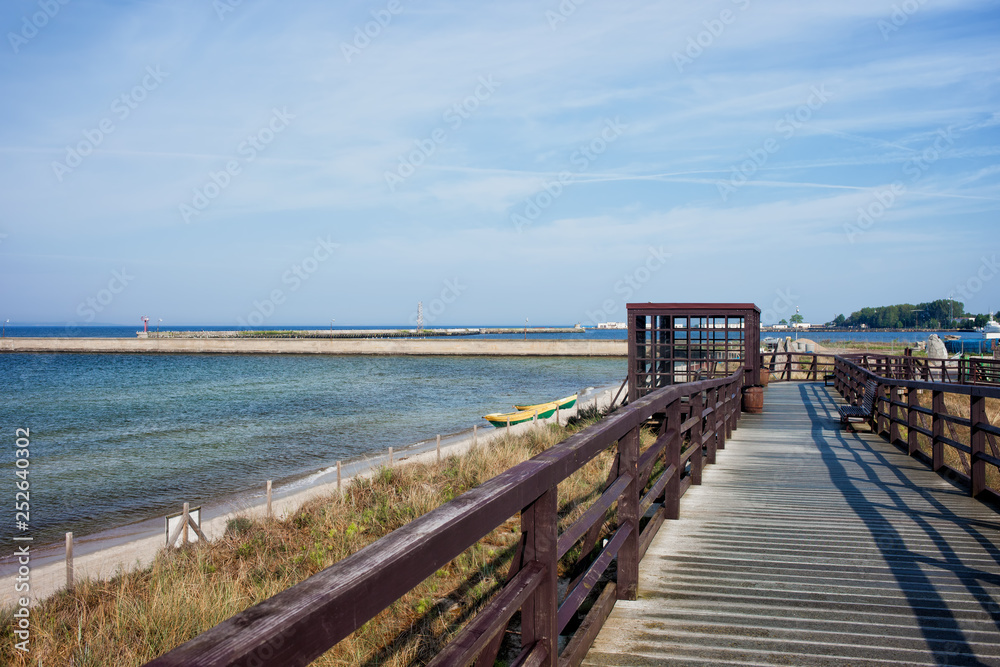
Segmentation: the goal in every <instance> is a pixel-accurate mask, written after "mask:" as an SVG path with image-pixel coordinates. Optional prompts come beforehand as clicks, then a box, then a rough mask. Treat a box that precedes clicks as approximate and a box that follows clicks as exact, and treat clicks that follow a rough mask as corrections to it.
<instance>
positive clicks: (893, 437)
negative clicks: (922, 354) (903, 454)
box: [834, 355, 1000, 500]
mask: <svg viewBox="0 0 1000 667" xmlns="http://www.w3.org/2000/svg"><path fill="white" fill-rule="evenodd" d="M863 356H866V357H867V359H857V358H851V357H846V356H845V357H837V360H836V370H835V379H834V386H835V387H836V388H837V390H838V391H839V392H840V393H841V395H843V396H844V398H845V399H846V400H847V401H848V402H850V403H852V404H854V405H857V404H858V403H859V402H860V401H861V398H862V396H863V395H864V389H865V382H866V381H867V380H870V379H874V380H876V381H877V382H878V383H879V389H878V396H877V400H876V402H875V414H874V416H873V418H872V420H871V426H872V430H874V431H875V432H876V433H878V434H879V435H881V436H882V437H884V438H886V439H887V440H888V441H889V442H891V443H893V444H895V445H897V446H899V447H901V448H902V449H905V450H906V451H907V452H908V453H909V454H910V455H911V456H913V457H915V458H917V459H920V460H922V461H923V462H924V463H925V464H927V465H928V466H930V467H931V468H932V469H933V470H934V471H935V472H939V473H942V474H948V475H950V476H952V477H953V478H955V479H957V480H958V481H960V482H962V483H963V484H964V485H967V487H968V490H969V493H970V494H971V495H972V496H973V497H980V498H990V499H992V500H1000V446H998V442H997V438H998V437H1000V428H997V426H995V425H994V424H993V423H992V421H991V419H990V416H989V412H990V411H993V412H994V413H1000V387H995V386H994V387H988V386H981V385H972V384H959V383H958V382H957V381H952V382H947V381H945V382H941V381H931V380H920V379H917V380H915V379H912V378H913V377H914V375H916V376H918V377H919V376H922V375H924V373H925V372H926V376H927V377H935V378H936V377H945V378H949V377H953V378H955V379H956V380H957V379H958V378H959V377H961V376H960V375H959V374H955V373H952V374H948V373H947V372H946V371H947V370H948V368H947V367H946V366H939V365H937V364H936V363H930V364H927V365H921V364H913V365H907V363H906V361H905V360H910V359H913V358H912V357H895V358H877V357H876V358H873V357H872V355H863ZM879 356H880V357H883V356H884V355H879ZM900 359H902V360H904V362H903V365H902V366H900V365H899V363H898V362H897V360H900ZM859 361H861V362H864V363H866V364H867V366H868V367H867V368H866V367H865V366H864V365H862V363H859ZM921 361H926V360H921ZM932 362H933V360H932ZM878 371H881V372H884V373H886V374H884V375H883V374H882V373H880V372H878ZM911 371H912V372H911ZM938 371H940V375H939V373H938Z"/></svg>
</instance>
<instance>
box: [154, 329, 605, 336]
mask: <svg viewBox="0 0 1000 667" xmlns="http://www.w3.org/2000/svg"><path fill="white" fill-rule="evenodd" d="M585 332H586V329H584V328H582V327H522V328H518V327H471V328H470V327H465V328H452V329H420V330H416V329H241V330H228V331H227V330H210V331H137V332H136V333H137V334H138V337H139V338H435V337H439V336H444V337H448V336H509V335H518V336H519V335H522V334H524V335H526V336H527V335H529V334H530V335H532V336H534V335H537V334H546V335H547V334H583V333H585Z"/></svg>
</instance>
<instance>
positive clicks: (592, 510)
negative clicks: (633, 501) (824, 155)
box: [556, 475, 632, 558]
mask: <svg viewBox="0 0 1000 667" xmlns="http://www.w3.org/2000/svg"><path fill="white" fill-rule="evenodd" d="M631 482H632V478H631V476H629V475H622V476H621V477H619V478H618V479H617V480H615V483H614V484H612V485H611V486H610V487H608V490H607V491H605V492H604V493H603V494H601V497H600V498H598V499H597V500H595V501H594V504H593V505H591V506H590V507H589V508H588V509H587V511H586V512H584V513H583V516H581V517H580V518H579V519H577V520H576V521H575V522H574V523H573V525H572V526H570V527H569V528H567V529H566V530H564V531H563V533H562V535H560V536H559V541H558V546H557V548H556V557H557V558H562V557H563V556H565V555H566V552H567V551H569V550H570V549H572V548H573V545H574V544H576V543H577V541H578V540H579V539H580V538H581V537H583V536H584V535H585V534H586V533H587V532H588V531H589V530H590V529H591V528H592V527H593V526H595V525H596V524H597V523H598V522H602V523H603V522H604V517H605V516H606V515H607V512H608V510H609V509H611V508H612V507H613V506H614V504H615V503H616V502H618V498H619V497H621V494H622V492H623V491H624V490H625V488H626V487H627V486H628V485H629V484H630V483H631ZM588 551H589V549H588Z"/></svg>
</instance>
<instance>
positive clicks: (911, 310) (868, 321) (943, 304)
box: [830, 299, 989, 329]
mask: <svg viewBox="0 0 1000 667" xmlns="http://www.w3.org/2000/svg"><path fill="white" fill-rule="evenodd" d="M964 318H973V319H964ZM988 320H989V315H985V314H982V315H978V314H976V315H974V314H972V313H966V312H965V304H963V303H962V302H961V301H955V300H954V299H937V300H936V301H927V302H924V303H917V304H912V303H899V304H896V305H893V306H875V307H870V306H869V307H865V308H862V309H861V310H857V311H855V312H853V313H851V316H850V317H844V315H843V314H840V315H837V317H836V318H835V319H834V320H833V322H831V323H830V324H832V325H834V326H838V327H860V326H862V325H864V326H866V327H868V328H869V329H973V328H975V327H981V326H983V325H984V324H986V322H987V321H988Z"/></svg>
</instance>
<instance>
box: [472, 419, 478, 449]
mask: <svg viewBox="0 0 1000 667" xmlns="http://www.w3.org/2000/svg"><path fill="white" fill-rule="evenodd" d="M478 431H479V424H473V425H472V446H473V447H475V446H476V445H478V444H479V434H478Z"/></svg>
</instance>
